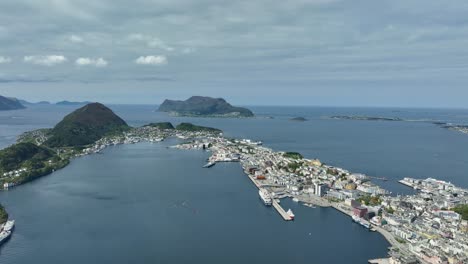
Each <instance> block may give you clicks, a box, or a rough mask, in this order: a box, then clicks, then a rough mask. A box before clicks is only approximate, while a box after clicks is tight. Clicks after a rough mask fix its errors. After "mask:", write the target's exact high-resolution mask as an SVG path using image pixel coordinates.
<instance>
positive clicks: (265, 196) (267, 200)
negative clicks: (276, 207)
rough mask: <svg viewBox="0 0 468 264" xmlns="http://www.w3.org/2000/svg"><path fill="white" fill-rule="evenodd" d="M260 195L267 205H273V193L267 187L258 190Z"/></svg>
mask: <svg viewBox="0 0 468 264" xmlns="http://www.w3.org/2000/svg"><path fill="white" fill-rule="evenodd" d="M258 195H260V199H261V200H262V202H263V203H264V204H265V205H266V206H270V205H272V203H273V201H272V198H271V195H270V194H269V193H268V191H267V190H266V189H263V188H260V190H259V191H258Z"/></svg>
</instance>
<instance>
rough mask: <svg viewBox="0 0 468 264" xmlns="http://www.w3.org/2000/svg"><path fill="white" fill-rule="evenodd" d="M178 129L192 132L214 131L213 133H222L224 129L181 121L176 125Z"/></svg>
mask: <svg viewBox="0 0 468 264" xmlns="http://www.w3.org/2000/svg"><path fill="white" fill-rule="evenodd" d="M176 129H177V130H180V131H190V132H198V131H199V132H212V133H221V132H223V131H222V130H219V129H217V128H212V127H204V126H197V125H194V124H191V123H180V124H179V125H177V126H176Z"/></svg>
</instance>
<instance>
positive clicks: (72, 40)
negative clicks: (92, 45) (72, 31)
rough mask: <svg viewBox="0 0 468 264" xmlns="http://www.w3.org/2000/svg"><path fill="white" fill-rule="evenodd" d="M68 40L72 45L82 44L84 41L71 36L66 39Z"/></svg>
mask: <svg viewBox="0 0 468 264" xmlns="http://www.w3.org/2000/svg"><path fill="white" fill-rule="evenodd" d="M68 40H69V41H70V42H73V43H83V42H84V39H83V38H82V37H80V36H77V35H71V36H70V37H68Z"/></svg>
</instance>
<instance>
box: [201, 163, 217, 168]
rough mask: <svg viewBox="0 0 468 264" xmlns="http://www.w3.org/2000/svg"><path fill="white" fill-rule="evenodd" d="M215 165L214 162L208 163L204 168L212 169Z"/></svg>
mask: <svg viewBox="0 0 468 264" xmlns="http://www.w3.org/2000/svg"><path fill="white" fill-rule="evenodd" d="M214 165H215V163H214V162H208V163H207V164H205V165H203V168H211V167H213V166H214Z"/></svg>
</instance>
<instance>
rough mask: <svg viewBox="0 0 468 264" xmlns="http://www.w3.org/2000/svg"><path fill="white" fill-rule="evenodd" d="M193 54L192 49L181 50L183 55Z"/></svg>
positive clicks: (193, 50)
mask: <svg viewBox="0 0 468 264" xmlns="http://www.w3.org/2000/svg"><path fill="white" fill-rule="evenodd" d="M193 52H195V49H194V48H184V49H182V53H183V54H190V53H193Z"/></svg>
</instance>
